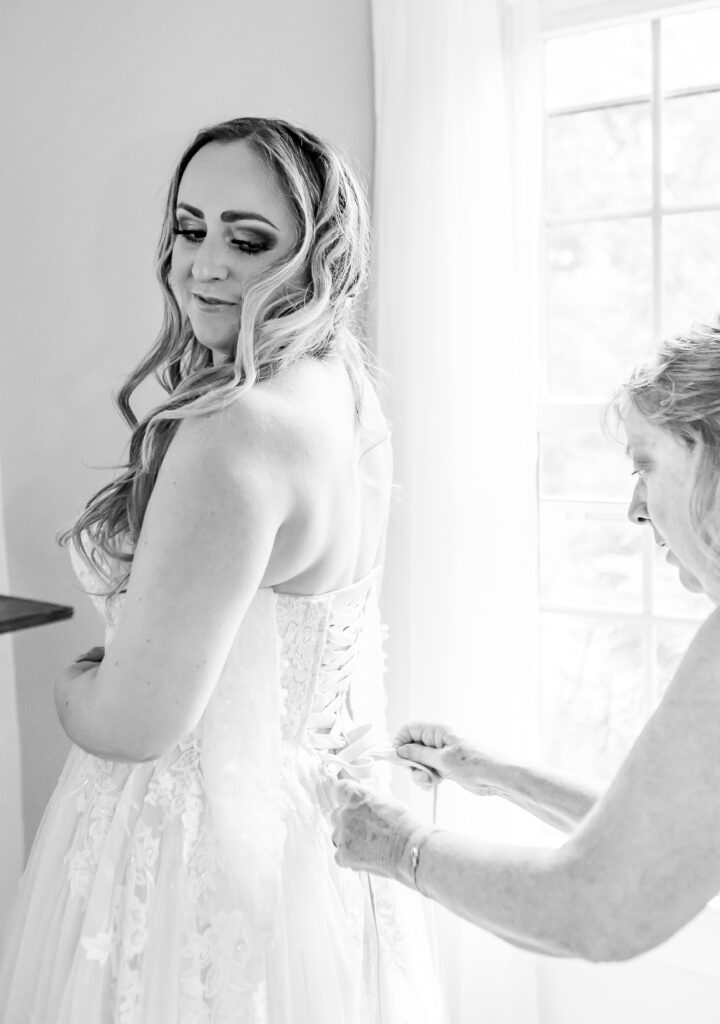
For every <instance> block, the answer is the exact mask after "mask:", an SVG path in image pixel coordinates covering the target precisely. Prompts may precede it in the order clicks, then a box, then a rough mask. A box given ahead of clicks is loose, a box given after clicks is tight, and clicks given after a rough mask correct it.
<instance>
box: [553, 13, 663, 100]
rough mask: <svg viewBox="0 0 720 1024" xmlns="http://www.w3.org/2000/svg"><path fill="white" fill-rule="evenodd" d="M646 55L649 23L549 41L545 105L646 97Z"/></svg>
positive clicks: (648, 60) (647, 70)
mask: <svg viewBox="0 0 720 1024" xmlns="http://www.w3.org/2000/svg"><path fill="white" fill-rule="evenodd" d="M610 55H611V59H609V56H610ZM650 57H651V51H650V24H649V22H646V23H645V24H634V25H621V26H619V27H613V28H606V29H600V30H596V31H594V32H583V33H581V34H577V35H567V36H560V37H558V38H557V39H550V40H548V42H547V43H546V44H545V103H546V107H547V108H548V109H549V110H554V109H556V108H558V107H575V106H582V105H584V104H587V103H597V102H599V101H602V100H611V99H620V98H628V97H639V96H649V94H650V81H651V73H650Z"/></svg>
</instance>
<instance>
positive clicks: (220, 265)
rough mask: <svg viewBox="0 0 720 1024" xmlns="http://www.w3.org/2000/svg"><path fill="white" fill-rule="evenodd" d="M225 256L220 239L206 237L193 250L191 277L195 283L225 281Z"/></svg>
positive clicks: (226, 272) (227, 272) (226, 275)
mask: <svg viewBox="0 0 720 1024" xmlns="http://www.w3.org/2000/svg"><path fill="white" fill-rule="evenodd" d="M228 274H229V269H228V265H227V254H226V250H225V246H224V244H223V243H222V241H221V240H220V239H213V238H210V236H209V235H206V236H205V238H204V239H203V240H202V242H201V243H200V244H199V245H198V247H197V249H196V250H195V259H194V260H193V264H192V276H193V278H194V279H195V280H196V281H225V280H226V279H227V277H228Z"/></svg>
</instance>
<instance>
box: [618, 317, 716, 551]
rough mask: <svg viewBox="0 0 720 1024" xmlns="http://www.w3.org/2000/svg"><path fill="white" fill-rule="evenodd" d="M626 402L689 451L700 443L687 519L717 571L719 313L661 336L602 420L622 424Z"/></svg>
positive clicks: (619, 391) (621, 389)
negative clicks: (672, 334)
mask: <svg viewBox="0 0 720 1024" xmlns="http://www.w3.org/2000/svg"><path fill="white" fill-rule="evenodd" d="M628 402H631V403H632V404H633V406H634V407H635V408H636V409H637V411H638V412H639V413H640V414H641V415H642V416H644V417H645V419H646V420H648V421H649V422H651V423H654V424H655V426H657V427H660V428H661V429H663V430H666V431H668V432H669V433H670V434H672V435H673V436H674V437H675V438H676V439H677V440H678V441H681V442H682V443H683V444H685V445H686V446H687V448H688V449H689V450H694V449H695V448H696V447H697V446H698V445H700V453H699V459H698V463H697V467H696V472H695V479H694V481H693V490H692V493H691V496H690V522H691V526H692V528H693V530H694V531H695V534H696V536H697V538H698V540H699V541H700V544H701V546H702V547H703V549H704V552H705V554H706V555H707V557H708V558H709V559H711V561H712V562H713V564H714V565H715V566H716V567H717V568H718V570H719V571H720V500H719V499H720V318H718V319H717V320H716V321H715V322H714V323H695V324H693V325H692V326H691V327H690V328H689V330H687V331H686V332H684V333H683V334H680V335H676V336H675V337H672V338H668V339H666V340H665V341H663V342H662V344H661V346H660V348H659V350H658V352H657V355H656V356H655V357H654V358H653V359H652V360H651V361H650V362H648V363H645V364H643V365H641V366H639V367H637V368H636V369H635V370H634V371H633V374H632V376H631V377H630V379H629V380H628V381H627V383H626V384H624V385H623V386H622V388H620V389H619V390H618V392H617V393H616V394H615V395H614V397H613V399H612V401H611V402H610V404H609V406H608V408H607V410H606V424H609V423H610V421H611V420H614V422H615V423H616V424H617V423H622V420H623V417H624V410H625V409H626V408H627V403H628ZM609 429H612V428H609Z"/></svg>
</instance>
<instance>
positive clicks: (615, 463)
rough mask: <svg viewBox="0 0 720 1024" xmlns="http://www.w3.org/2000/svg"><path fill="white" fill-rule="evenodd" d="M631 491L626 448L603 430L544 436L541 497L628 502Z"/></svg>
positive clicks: (556, 432)
mask: <svg viewBox="0 0 720 1024" xmlns="http://www.w3.org/2000/svg"><path fill="white" fill-rule="evenodd" d="M631 491H632V487H631V485H630V476H629V464H628V462H627V460H626V459H625V458H624V456H623V454H622V448H620V447H618V446H613V445H612V444H611V443H610V442H609V441H608V440H606V438H605V437H604V435H603V434H602V433H601V431H600V430H599V429H598V430H550V431H545V432H543V433H541V434H540V496H541V497H553V498H579V499H585V500H588V499H589V500H596V501H622V502H626V501H629V500H630V494H631Z"/></svg>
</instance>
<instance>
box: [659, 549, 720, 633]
mask: <svg viewBox="0 0 720 1024" xmlns="http://www.w3.org/2000/svg"><path fill="white" fill-rule="evenodd" d="M665 558H666V552H664V551H661V550H660V549H659V548H656V551H655V562H654V565H653V574H654V578H653V612H654V613H655V615H668V616H674V615H677V616H678V617H680V618H690V619H693V618H695V619H698V620H701V619H704V618H706V617H707V616H708V615H709V614H710V612H711V611H712V609H713V604H712V602H711V601H710V599H709V598H708V597H705V595H704V594H693V593H691V592H690V591H689V590H686V589H685V587H684V586H683V585H682V583H681V582H680V579H679V573H678V569H677V566H674V565H668V563H667V562H666V561H665Z"/></svg>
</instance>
